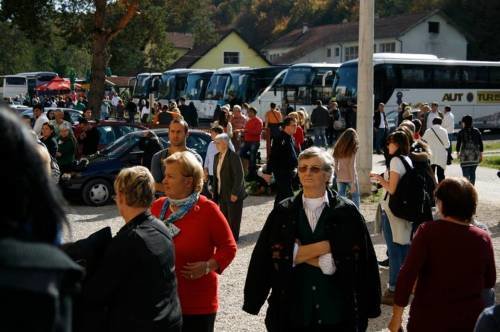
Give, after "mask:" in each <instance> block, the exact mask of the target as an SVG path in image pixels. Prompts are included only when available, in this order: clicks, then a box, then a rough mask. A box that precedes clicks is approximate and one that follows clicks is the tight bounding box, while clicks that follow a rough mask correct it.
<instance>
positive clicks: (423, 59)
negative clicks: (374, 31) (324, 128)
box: [334, 53, 500, 130]
mask: <svg viewBox="0 0 500 332" xmlns="http://www.w3.org/2000/svg"><path fill="white" fill-rule="evenodd" d="M373 66H374V68H373V72H374V102H375V104H374V108H375V106H376V105H377V104H378V103H380V102H383V103H385V105H386V107H385V109H386V112H387V115H388V117H390V116H391V115H392V116H394V114H395V113H394V112H397V110H398V106H399V105H400V104H401V102H406V103H409V104H412V105H415V104H417V103H422V102H427V103H431V102H433V101H435V102H438V103H439V104H440V110H443V106H444V105H449V106H450V107H451V110H452V112H453V113H454V115H455V128H458V122H459V121H460V120H461V119H462V117H463V116H464V115H466V114H470V115H471V116H472V117H473V119H474V126H476V127H478V128H480V129H482V130H484V129H499V128H500V62H487V61H463V60H448V59H439V58H437V57H436V56H434V55H428V54H398V53H375V54H374V55H373ZM357 77H358V60H352V61H347V62H345V63H343V64H342V66H341V67H340V69H339V71H338V75H337V77H336V80H335V84H334V89H335V93H336V98H337V101H338V102H339V104H340V106H341V107H346V106H348V105H349V104H355V103H356V97H357V81H358V79H357ZM396 114H397V113H396Z"/></svg>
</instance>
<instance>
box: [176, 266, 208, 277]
mask: <svg viewBox="0 0 500 332" xmlns="http://www.w3.org/2000/svg"><path fill="white" fill-rule="evenodd" d="M207 263H208V262H194V263H187V264H186V265H184V266H183V267H182V270H181V275H182V276H183V277H184V278H186V279H189V280H196V279H199V278H201V277H203V276H204V275H205V271H206V269H207Z"/></svg>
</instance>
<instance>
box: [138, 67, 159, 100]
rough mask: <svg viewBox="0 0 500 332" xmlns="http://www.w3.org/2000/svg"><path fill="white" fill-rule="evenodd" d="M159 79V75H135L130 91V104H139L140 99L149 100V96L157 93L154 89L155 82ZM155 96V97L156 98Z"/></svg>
mask: <svg viewBox="0 0 500 332" xmlns="http://www.w3.org/2000/svg"><path fill="white" fill-rule="evenodd" d="M160 77H161V73H140V74H137V76H136V77H135V78H133V79H132V80H134V81H135V82H134V88H133V91H132V102H134V103H135V104H138V103H139V100H141V99H149V94H150V93H154V92H156V91H157V89H155V86H154V85H155V80H157V79H159V78H160ZM156 97H157V96H155V98H156Z"/></svg>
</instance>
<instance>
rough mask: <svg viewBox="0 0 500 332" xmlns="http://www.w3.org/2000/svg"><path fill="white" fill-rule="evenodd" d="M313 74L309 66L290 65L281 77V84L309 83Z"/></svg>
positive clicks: (296, 84) (299, 84)
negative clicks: (282, 77) (283, 76)
mask: <svg viewBox="0 0 500 332" xmlns="http://www.w3.org/2000/svg"><path fill="white" fill-rule="evenodd" d="M313 75H314V74H313V68H311V67H291V68H289V69H288V72H287V73H286V75H285V78H284V79H283V85H288V86H301V85H309V84H311V83H312V80H313Z"/></svg>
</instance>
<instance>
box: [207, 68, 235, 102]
mask: <svg viewBox="0 0 500 332" xmlns="http://www.w3.org/2000/svg"><path fill="white" fill-rule="evenodd" d="M229 81H230V76H229V75H228V74H217V75H213V76H212V78H211V79H210V83H208V88H207V99H211V100H222V99H223V98H224V93H225V90H226V85H227V84H228V82H229Z"/></svg>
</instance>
